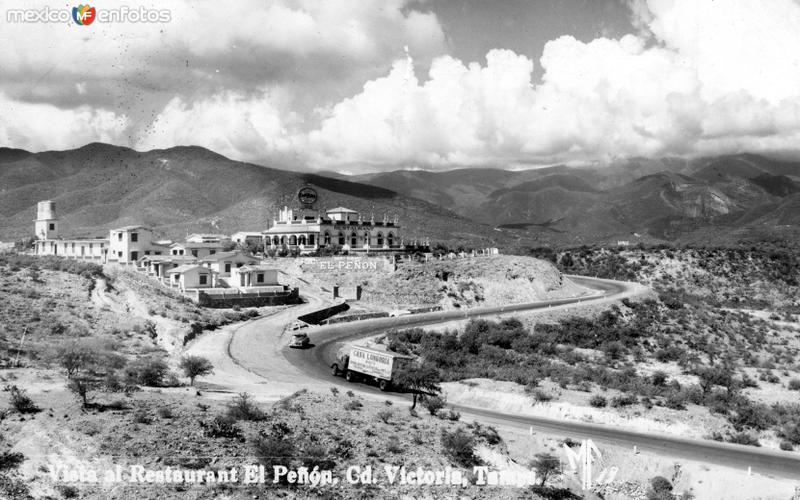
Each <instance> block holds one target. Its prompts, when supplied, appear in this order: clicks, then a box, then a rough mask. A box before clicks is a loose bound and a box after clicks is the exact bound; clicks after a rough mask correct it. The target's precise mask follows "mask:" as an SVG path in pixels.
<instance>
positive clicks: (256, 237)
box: [231, 231, 264, 245]
mask: <svg viewBox="0 0 800 500" xmlns="http://www.w3.org/2000/svg"><path fill="white" fill-rule="evenodd" d="M263 238H264V235H263V234H261V232H259V231H239V232H238V233H233V234H232V235H231V241H233V242H234V243H236V244H238V245H244V244H246V243H253V244H257V243H261V241H262V240H263Z"/></svg>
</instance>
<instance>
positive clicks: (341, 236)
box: [339, 231, 345, 245]
mask: <svg viewBox="0 0 800 500" xmlns="http://www.w3.org/2000/svg"><path fill="white" fill-rule="evenodd" d="M344 241H345V239H344V233H343V232H341V231H339V244H340V245H344Z"/></svg>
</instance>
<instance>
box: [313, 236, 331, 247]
mask: <svg viewBox="0 0 800 500" xmlns="http://www.w3.org/2000/svg"><path fill="white" fill-rule="evenodd" d="M328 239H329V240H330V238H328ZM308 244H309V245H314V235H313V234H309V235H308Z"/></svg>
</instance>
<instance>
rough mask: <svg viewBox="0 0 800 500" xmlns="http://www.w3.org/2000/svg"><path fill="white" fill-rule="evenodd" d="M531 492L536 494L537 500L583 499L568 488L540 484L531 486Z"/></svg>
mask: <svg viewBox="0 0 800 500" xmlns="http://www.w3.org/2000/svg"><path fill="white" fill-rule="evenodd" d="M530 492H531V493H533V494H535V495H536V498H544V499H546V500H581V498H583V497H581V496H578V495H576V494H575V493H573V492H572V491H570V490H569V489H567V488H556V487H553V486H542V485H540V484H536V485H533V486H531V487H530Z"/></svg>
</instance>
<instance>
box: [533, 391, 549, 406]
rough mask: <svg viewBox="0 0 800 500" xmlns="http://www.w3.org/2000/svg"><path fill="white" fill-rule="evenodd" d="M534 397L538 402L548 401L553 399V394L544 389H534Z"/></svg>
mask: <svg viewBox="0 0 800 500" xmlns="http://www.w3.org/2000/svg"><path fill="white" fill-rule="evenodd" d="M533 399H535V400H536V402H538V403H546V402H548V401H552V399H553V395H552V394H550V393H549V392H545V391H544V390H542V389H535V390H534V391H533Z"/></svg>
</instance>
